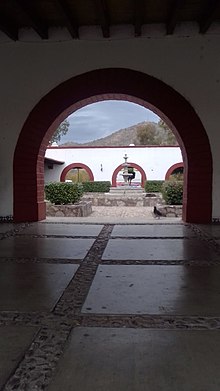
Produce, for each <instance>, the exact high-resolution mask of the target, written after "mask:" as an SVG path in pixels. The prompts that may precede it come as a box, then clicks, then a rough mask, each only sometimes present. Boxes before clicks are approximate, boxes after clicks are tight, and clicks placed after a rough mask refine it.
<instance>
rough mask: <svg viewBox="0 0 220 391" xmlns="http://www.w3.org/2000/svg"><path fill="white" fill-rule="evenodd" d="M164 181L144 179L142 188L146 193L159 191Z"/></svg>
mask: <svg viewBox="0 0 220 391" xmlns="http://www.w3.org/2000/svg"><path fill="white" fill-rule="evenodd" d="M163 183H164V181H146V182H145V184H144V190H145V191H146V193H161V191H162V185H163Z"/></svg>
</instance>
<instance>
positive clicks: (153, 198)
mask: <svg viewBox="0 0 220 391" xmlns="http://www.w3.org/2000/svg"><path fill="white" fill-rule="evenodd" d="M82 200H83V201H86V202H88V201H90V202H91V203H92V205H93V206H128V207H129V206H155V205H157V204H161V203H163V200H162V197H161V195H160V194H158V193H155V194H154V193H150V194H149V195H148V193H146V194H145V193H144V194H143V195H129V196H128V195H127V194H125V195H123V194H120V195H116V194H110V193H85V194H84V195H83V197H82Z"/></svg>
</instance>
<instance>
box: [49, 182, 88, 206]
mask: <svg viewBox="0 0 220 391" xmlns="http://www.w3.org/2000/svg"><path fill="white" fill-rule="evenodd" d="M82 194H83V188H82V185H79V184H77V183H66V182H53V183H48V184H46V185H45V195H46V199H47V200H48V201H50V202H51V203H52V204H55V205H66V204H75V203H76V202H77V201H79V200H80V198H81V197H82Z"/></svg>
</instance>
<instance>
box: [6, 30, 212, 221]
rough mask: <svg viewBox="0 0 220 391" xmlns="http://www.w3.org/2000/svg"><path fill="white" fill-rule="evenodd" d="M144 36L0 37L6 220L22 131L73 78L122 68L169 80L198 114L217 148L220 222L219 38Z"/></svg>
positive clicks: (178, 32) (179, 34)
mask: <svg viewBox="0 0 220 391" xmlns="http://www.w3.org/2000/svg"><path fill="white" fill-rule="evenodd" d="M143 31H144V34H145V35H143V37H140V38H132V37H129V39H127V37H128V35H129V34H128V32H127V31H123V29H121V31H120V28H118V31H117V32H115V31H112V38H111V39H107V40H104V39H102V38H100V35H96V33H94V35H92V34H91V33H88V32H87V31H86V30H85V32H84V33H81V40H71V39H70V37H67V36H66V35H65V34H64V35H63V36H62V37H61V36H60V35H59V33H58V32H56V31H55V32H52V33H51V40H49V41H40V40H39V39H38V38H36V37H35V35H33V36H32V35H28V33H25V32H24V33H23V35H22V36H21V39H22V40H23V42H20V41H19V42H12V41H10V39H8V38H7V37H5V36H4V35H3V34H2V35H0V58H1V63H0V69H1V72H0V85H1V89H0V102H1V104H0V118H1V132H0V176H1V181H0V197H1V203H0V215H8V214H11V213H12V210H13V192H12V166H13V155H14V150H15V146H16V142H17V139H18V136H19V133H20V130H21V128H22V125H23V124H24V122H25V120H26V118H27V116H28V114H29V113H30V111H31V110H32V109H33V107H34V106H35V105H36V104H37V103H38V102H39V100H40V99H41V98H42V97H43V96H44V95H45V94H46V93H48V92H49V91H50V90H51V89H53V88H54V87H56V86H57V85H58V84H60V83H61V82H63V81H65V80H67V79H69V78H71V77H73V76H74V75H79V74H81V73H84V72H87V71H89V70H93V69H97V68H106V67H123V68H130V69H134V70H138V71H141V72H145V73H147V74H149V75H153V76H155V77H157V78H158V79H160V80H163V81H164V82H165V83H167V84H168V85H170V86H172V87H173V88H174V89H175V90H176V91H178V92H179V93H180V94H182V95H183V96H184V97H185V98H186V99H187V100H188V101H189V102H190V103H191V105H192V106H193V107H194V109H195V110H196V112H197V114H198V115H199V117H200V119H201V121H202V122H203V125H204V126H205V128H206V131H207V134H208V137H209V140H210V144H211V150H212V154H213V168H214V175H213V217H219V216H220V202H219V194H220V160H219V148H220V137H219V129H218V127H219V116H220V111H219V101H220V51H219V45H220V34H219V31H218V30H214V29H210V30H209V32H208V33H207V34H205V35H199V34H198V33H197V27H196V28H193V29H192V31H191V33H190V34H191V36H189V35H190V34H189V30H187V32H185V31H184V29H183V30H179V29H178V28H177V29H176V31H175V34H174V35H173V36H165V35H164V31H165V30H164V27H163V28H157V27H156V28H155V29H154V30H153V31H150V32H148V31H145V30H144V29H143ZM149 37H150V38H151V39H149ZM183 115H184V113H183ZM190 131H192V132H193V130H190ZM201 159H202V156H201ZM120 161H121V159H120Z"/></svg>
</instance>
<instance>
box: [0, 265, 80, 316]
mask: <svg viewBox="0 0 220 391" xmlns="http://www.w3.org/2000/svg"><path fill="white" fill-rule="evenodd" d="M77 268H78V265H70V264H68V265H63V264H62V265H56V264H39V263H32V264H27V263H24V264H23V263H22V264H21V263H17V264H12V263H9V262H3V263H0V311H22V312H27V311H46V310H51V309H52V308H53V307H54V305H55V304H56V302H57V301H58V299H59V298H60V296H61V295H62V293H63V291H64V289H65V288H66V286H67V285H68V284H69V282H70V280H71V279H72V278H73V276H74V273H75V272H76V270H77ZM9 282H10V283H9Z"/></svg>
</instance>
